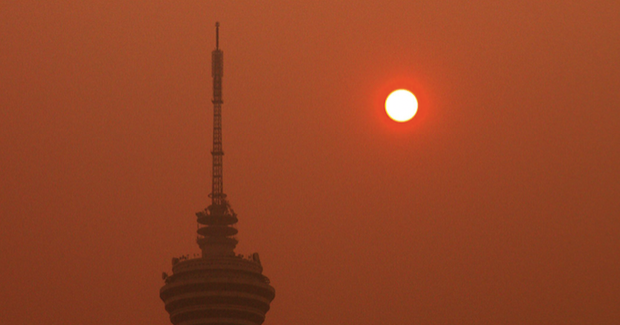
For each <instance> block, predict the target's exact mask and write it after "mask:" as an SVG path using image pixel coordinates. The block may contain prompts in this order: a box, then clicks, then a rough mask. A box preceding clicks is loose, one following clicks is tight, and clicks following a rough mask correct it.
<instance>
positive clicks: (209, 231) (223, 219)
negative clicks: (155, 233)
mask: <svg viewBox="0 0 620 325" xmlns="http://www.w3.org/2000/svg"><path fill="white" fill-rule="evenodd" d="M219 27H220V23H219V22H218V23H215V50H213V52H211V60H212V73H211V75H212V77H213V100H212V102H213V150H212V151H211V155H212V156H213V183H212V190H211V194H209V197H210V198H211V205H210V206H209V207H208V208H206V209H205V210H204V211H200V212H198V213H196V216H197V217H198V224H199V225H198V231H197V232H198V238H197V243H198V246H200V249H201V250H202V256H203V258H212V257H216V256H234V254H235V253H234V249H235V247H236V246H237V239H235V238H234V237H233V236H234V235H236V234H237V229H236V228H234V224H235V223H237V214H235V212H234V211H233V210H232V209H231V207H230V204H229V203H228V200H226V194H224V182H223V180H222V156H223V155H224V151H223V150H222V76H223V75H224V73H223V69H224V53H223V52H222V51H221V50H220V44H219V39H220V37H219Z"/></svg>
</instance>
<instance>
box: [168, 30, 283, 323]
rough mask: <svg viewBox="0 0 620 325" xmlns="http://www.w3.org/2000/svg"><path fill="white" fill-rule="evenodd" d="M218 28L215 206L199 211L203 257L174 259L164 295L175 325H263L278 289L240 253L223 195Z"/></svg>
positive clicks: (253, 258)
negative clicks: (236, 248) (237, 249)
mask: <svg viewBox="0 0 620 325" xmlns="http://www.w3.org/2000/svg"><path fill="white" fill-rule="evenodd" d="M219 25H220V24H219V23H216V24H215V50H214V51H213V52H212V54H211V60H212V74H211V75H212V77H213V100H212V102H213V150H212V151H211V155H212V156H213V183H212V189H211V194H209V197H210V198H211V205H209V207H207V208H206V209H205V210H203V211H200V212H198V213H196V216H197V221H198V225H199V226H198V230H197V232H198V237H197V240H196V241H197V243H198V246H199V247H200V249H201V251H202V254H201V256H200V257H196V258H189V257H188V256H182V257H180V258H173V259H172V275H170V276H168V275H167V274H165V273H164V275H163V278H164V281H165V285H164V286H163V287H162V288H161V289H160V292H159V296H160V298H161V299H162V300H163V301H164V303H165V308H166V311H167V312H168V313H169V314H170V321H171V322H172V324H174V325H206V324H209V325H259V324H262V323H263V321H264V320H265V314H266V313H267V311H268V310H269V304H270V303H271V301H272V300H273V298H274V297H275V289H274V288H273V287H272V286H271V285H270V283H269V279H268V278H267V277H266V276H264V275H263V274H262V272H263V267H262V265H261V262H260V259H259V257H258V253H254V254H252V255H251V256H249V257H243V256H242V255H237V254H235V251H234V250H235V247H236V246H237V239H236V238H235V237H234V236H235V235H236V234H237V229H236V228H235V227H234V225H235V224H236V223H237V221H238V220H237V214H235V212H234V211H233V209H232V208H231V206H230V204H229V202H228V200H227V199H226V194H224V182H223V165H222V157H223V155H224V151H223V150H222V103H223V101H222V77H223V75H224V73H223V72H224V71H223V68H224V54H223V52H222V50H220V48H219Z"/></svg>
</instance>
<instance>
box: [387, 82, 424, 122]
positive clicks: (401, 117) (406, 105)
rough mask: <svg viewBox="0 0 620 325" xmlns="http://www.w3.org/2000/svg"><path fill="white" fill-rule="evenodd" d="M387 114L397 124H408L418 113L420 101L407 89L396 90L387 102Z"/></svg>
mask: <svg viewBox="0 0 620 325" xmlns="http://www.w3.org/2000/svg"><path fill="white" fill-rule="evenodd" d="M385 112H386V113H387V115H388V116H389V117H390V118H391V119H392V120H394V121H396V122H407V121H409V120H410V119H412V118H413V116H414V115H415V113H417V112H418V100H417V99H416V98H415V96H414V95H413V94H412V93H411V92H410V91H409V90H407V89H398V90H394V91H393V92H392V93H391V94H390V95H389V96H388V97H387V99H386V100H385Z"/></svg>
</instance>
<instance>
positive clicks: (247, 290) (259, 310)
mask: <svg viewBox="0 0 620 325" xmlns="http://www.w3.org/2000/svg"><path fill="white" fill-rule="evenodd" d="M173 263H174V266H173V267H172V271H173V275H171V276H169V277H167V278H166V285H164V287H163V288H161V290H160V297H161V299H162V300H163V301H164V303H165V304H166V311H168V313H170V321H171V322H172V324H175V325H199V324H200V325H203V324H204V325H206V324H211V325H215V324H217V325H258V324H262V323H263V321H264V320H265V313H267V311H268V310H269V303H271V301H272V300H273V298H274V297H275V290H274V288H273V287H272V286H271V285H269V279H267V277H265V276H264V275H262V271H263V268H262V266H261V264H260V260H259V259H258V254H254V255H253V256H252V257H250V258H244V257H241V256H222V257H217V258H194V259H187V260H182V261H178V260H174V261H173Z"/></svg>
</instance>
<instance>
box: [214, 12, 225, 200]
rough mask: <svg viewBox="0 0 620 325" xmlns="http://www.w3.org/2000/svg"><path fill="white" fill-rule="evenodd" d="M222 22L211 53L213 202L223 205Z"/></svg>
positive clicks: (216, 27)
mask: <svg viewBox="0 0 620 325" xmlns="http://www.w3.org/2000/svg"><path fill="white" fill-rule="evenodd" d="M219 43H220V23H219V22H217V23H215V50H214V51H213V52H212V54H211V60H212V73H211V74H212V76H213V151H211V155H212V156H213V184H212V191H211V195H210V196H211V203H212V205H213V206H222V205H223V204H224V202H225V199H226V194H224V182H223V179H222V176H223V175H222V172H223V168H222V156H223V155H224V151H222V76H223V75H224V71H223V70H224V53H223V52H222V51H221V50H220V44H219Z"/></svg>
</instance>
